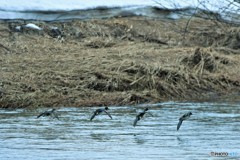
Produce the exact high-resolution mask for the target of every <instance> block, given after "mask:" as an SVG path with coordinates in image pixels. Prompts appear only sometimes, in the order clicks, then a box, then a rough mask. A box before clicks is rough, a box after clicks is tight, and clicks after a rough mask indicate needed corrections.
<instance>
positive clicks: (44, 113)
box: [37, 112, 45, 118]
mask: <svg viewBox="0 0 240 160" xmlns="http://www.w3.org/2000/svg"><path fill="white" fill-rule="evenodd" d="M44 114H45V112H43V113H41V114H39V115H38V116H37V118H39V117H41V116H43V115H44Z"/></svg>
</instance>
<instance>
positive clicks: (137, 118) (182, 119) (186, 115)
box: [37, 107, 192, 131]
mask: <svg viewBox="0 0 240 160" xmlns="http://www.w3.org/2000/svg"><path fill="white" fill-rule="evenodd" d="M107 110H108V107H105V108H99V109H97V110H95V112H94V113H93V115H92V116H91V118H90V121H92V120H93V119H94V118H95V116H97V115H99V114H101V113H105V114H107V115H108V116H109V117H110V118H111V119H112V116H111V114H110V113H108V112H107ZM55 111H56V109H52V110H51V111H45V112H43V113H41V114H39V115H38V116H37V118H39V117H42V116H43V117H44V116H53V117H54V118H57V119H58V120H59V117H58V115H57V114H56V112H55ZM147 111H148V108H145V109H144V111H143V112H140V113H139V114H138V115H137V116H136V119H135V120H134V122H133V126H134V127H135V126H136V125H137V122H138V121H140V120H141V119H142V118H143V117H144V115H145V114H146V113H147ZM191 115H192V112H187V113H185V114H184V115H182V116H181V117H180V118H179V122H178V124H177V131H178V130H179V129H180V127H181V125H182V122H183V121H185V120H187V119H189V118H190V116H191Z"/></svg>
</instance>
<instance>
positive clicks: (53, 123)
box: [0, 102, 240, 160]
mask: <svg viewBox="0 0 240 160" xmlns="http://www.w3.org/2000/svg"><path fill="white" fill-rule="evenodd" d="M145 106H146V105H141V106H124V107H121V106H120V107H119V106H116V107H114V106H112V107H110V110H109V112H110V113H111V115H112V117H113V119H112V120H111V119H110V118H109V117H108V116H107V115H104V114H102V115H99V116H97V117H96V118H95V119H94V120H93V121H89V119H90V117H91V115H92V113H93V111H94V110H95V109H96V108H95V107H94V108H90V107H84V108H60V109H58V111H57V113H58V114H59V118H60V120H57V119H53V118H51V117H40V118H39V119H36V116H37V115H38V114H39V113H40V112H41V111H44V110H45V109H43V108H42V109H39V110H37V111H36V110H31V111H29V110H22V109H20V110H14V111H9V110H0V141H1V143H0V159H1V160H5V159H17V160H19V159H24V160H33V159H38V160H41V159H44V160H46V159H54V160H60V159H68V160H69V159H74V160H75V159H81V160H84V159H104V160H110V159H111V160H112V159H114V160H118V159H119V160H120V159H121V160H122V159H127V160H131V159H133V160H139V159H151V160H152V159H158V160H159V159H184V160H186V159H189V160H192V159H219V157H213V156H211V155H210V153H211V152H219V153H228V156H227V159H236V158H240V142H239V140H240V125H239V124H240V123H239V122H240V104H225V103H175V102H168V103H161V104H154V105H149V106H148V107H149V112H150V113H151V114H152V115H150V114H147V115H145V118H144V119H142V120H141V121H139V123H138V124H137V126H136V127H133V126H132V124H133V121H134V119H135V116H136V114H137V113H139V112H141V111H142V110H143V109H144V107H145ZM188 111H191V112H192V113H193V115H192V117H191V118H190V119H189V120H186V121H184V122H183V124H182V126H181V128H180V130H179V131H176V127H177V123H178V119H179V117H180V116H181V115H183V114H184V113H186V112H188ZM225 158H226V157H225Z"/></svg>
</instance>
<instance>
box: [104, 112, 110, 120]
mask: <svg viewBox="0 0 240 160" xmlns="http://www.w3.org/2000/svg"><path fill="white" fill-rule="evenodd" d="M104 112H105V113H106V114H107V115H108V116H109V117H110V118H111V119H112V116H111V115H110V113H108V112H107V111H104Z"/></svg>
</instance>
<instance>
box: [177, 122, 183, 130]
mask: <svg viewBox="0 0 240 160" xmlns="http://www.w3.org/2000/svg"><path fill="white" fill-rule="evenodd" d="M182 122H183V120H181V119H179V122H178V125H177V131H178V130H179V128H180V126H181V125H182Z"/></svg>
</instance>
